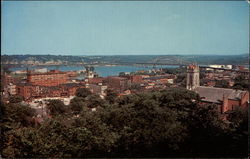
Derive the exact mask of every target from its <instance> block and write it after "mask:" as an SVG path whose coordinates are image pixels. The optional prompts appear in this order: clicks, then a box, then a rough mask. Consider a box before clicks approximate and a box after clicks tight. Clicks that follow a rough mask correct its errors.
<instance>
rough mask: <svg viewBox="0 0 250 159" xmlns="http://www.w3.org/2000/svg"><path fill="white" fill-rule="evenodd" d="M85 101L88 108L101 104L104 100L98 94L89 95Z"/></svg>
mask: <svg viewBox="0 0 250 159" xmlns="http://www.w3.org/2000/svg"><path fill="white" fill-rule="evenodd" d="M86 101H87V105H88V107H89V108H96V107H98V106H103V104H104V102H105V101H104V100H103V99H102V98H101V97H100V96H99V95H90V96H88V97H87V98H86Z"/></svg>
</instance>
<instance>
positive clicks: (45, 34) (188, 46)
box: [1, 1, 249, 56]
mask: <svg viewBox="0 0 250 159" xmlns="http://www.w3.org/2000/svg"><path fill="white" fill-rule="evenodd" d="M248 10H249V4H248V3H247V2H245V1H221V2H219V1H212V2H208V1H204V2H202V1H197V2H193V1H189V2H184V1H179V2H178V1H176V2H173V1H172V2H167V1H156V2H154V1H137V2H136V1H117V2H115V1H104V2H101V1H99V2H95V1H94V2H90V1H73V2H69V1H52V2H49V1H36V2H32V1H3V2H2V30H1V32H2V36H1V41H2V51H1V54H2V55H3V54H6V55H21V54H22V55H25V54H26V55H27V54H30V55H47V54H50V55H66V56H67V55H72V56H105V55H106V56H116V55H191V56H192V55H194V56H195V55H241V54H248V53H249V14H248V13H249V12H248Z"/></svg>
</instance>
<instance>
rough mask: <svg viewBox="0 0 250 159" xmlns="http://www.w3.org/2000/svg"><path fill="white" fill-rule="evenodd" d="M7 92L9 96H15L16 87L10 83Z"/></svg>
mask: <svg viewBox="0 0 250 159" xmlns="http://www.w3.org/2000/svg"><path fill="white" fill-rule="evenodd" d="M7 91H8V93H9V94H10V95H16V85H14V84H12V83H10V84H8V85H7Z"/></svg>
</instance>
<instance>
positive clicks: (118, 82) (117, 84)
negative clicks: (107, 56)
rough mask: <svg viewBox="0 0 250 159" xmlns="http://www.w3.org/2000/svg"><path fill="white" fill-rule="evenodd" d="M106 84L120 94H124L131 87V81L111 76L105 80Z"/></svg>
mask: <svg viewBox="0 0 250 159" xmlns="http://www.w3.org/2000/svg"><path fill="white" fill-rule="evenodd" d="M104 82H105V83H106V84H107V86H108V87H109V88H112V89H113V90H114V91H116V92H118V93H122V92H123V91H125V90H127V89H129V88H130V86H131V80H129V79H127V78H125V77H119V76H109V77H107V78H106V79H105V80H104Z"/></svg>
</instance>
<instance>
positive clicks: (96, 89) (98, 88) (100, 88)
mask: <svg viewBox="0 0 250 159" xmlns="http://www.w3.org/2000/svg"><path fill="white" fill-rule="evenodd" d="M107 88H108V86H105V85H102V84H101V83H99V84H98V85H96V84H89V89H90V91H91V92H92V93H94V94H98V95H102V96H105V95H106V93H105V90H106V89H107Z"/></svg>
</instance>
